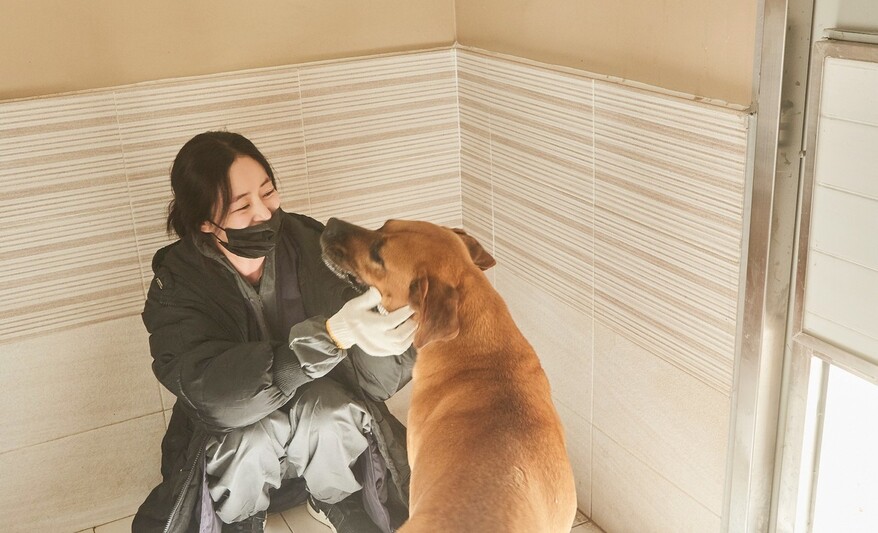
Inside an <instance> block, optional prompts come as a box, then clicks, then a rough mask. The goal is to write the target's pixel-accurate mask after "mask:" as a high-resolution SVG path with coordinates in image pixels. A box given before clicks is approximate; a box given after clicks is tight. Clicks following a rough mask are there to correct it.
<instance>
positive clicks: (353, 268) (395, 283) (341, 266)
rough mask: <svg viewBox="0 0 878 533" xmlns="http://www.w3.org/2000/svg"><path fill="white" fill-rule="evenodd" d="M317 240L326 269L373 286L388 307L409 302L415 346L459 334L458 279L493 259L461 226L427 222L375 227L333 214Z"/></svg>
mask: <svg viewBox="0 0 878 533" xmlns="http://www.w3.org/2000/svg"><path fill="white" fill-rule="evenodd" d="M320 245H321V247H322V248H323V261H324V262H325V263H326V264H327V266H329V268H330V269H332V270H333V271H334V272H335V273H336V274H338V275H339V276H340V277H342V278H344V279H346V280H347V281H348V282H350V283H351V284H353V285H358V286H360V287H361V288H362V287H365V286H366V285H369V286H373V287H375V288H377V289H378V290H379V291H380V292H381V295H382V300H381V303H382V305H383V306H384V307H385V309H387V310H388V311H393V310H395V309H398V308H400V307H402V306H404V305H406V304H408V305H411V307H412V309H414V311H415V313H416V314H415V320H416V321H417V322H418V331H417V333H416V334H415V341H414V343H415V347H416V348H423V347H424V346H426V345H427V344H429V343H431V342H434V341H441V340H450V339H453V338H454V337H456V336H457V333H458V331H459V330H460V327H459V323H458V318H457V304H458V291H457V287H458V286H459V284H460V280H461V279H462V277H463V275H464V274H465V273H467V272H471V271H472V270H473V269H475V268H479V269H481V270H487V269H488V268H490V267H492V266H494V264H495V263H496V262H495V261H494V258H493V257H491V256H490V255H489V254H488V253H487V252H486V251H485V250H484V249H483V248H482V246H481V245H480V244H479V243H478V241H476V239H474V238H473V237H471V236H470V235H467V233H466V232H464V231H463V230H461V229H450V228H445V227H442V226H437V225H435V224H431V223H429V222H417V221H407V220H388V221H387V222H386V223H385V224H384V225H383V226H381V228H379V229H377V230H374V231H373V230H368V229H366V228H361V227H359V226H355V225H353V224H350V223H348V222H345V221H343V220H338V219H335V218H332V219H329V222H327V223H326V228H325V229H324V231H323V235H321V237H320Z"/></svg>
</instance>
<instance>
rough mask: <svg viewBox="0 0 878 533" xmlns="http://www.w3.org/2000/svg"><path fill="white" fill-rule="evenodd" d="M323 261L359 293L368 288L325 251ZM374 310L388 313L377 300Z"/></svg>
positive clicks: (384, 313) (383, 313)
mask: <svg viewBox="0 0 878 533" xmlns="http://www.w3.org/2000/svg"><path fill="white" fill-rule="evenodd" d="M322 257H323V263H324V264H326V266H327V267H328V268H329V270H331V271H332V273H333V274H335V275H336V276H338V277H339V278H341V279H343V280H345V281H346V282H347V283H348V285H350V286H351V287H353V288H354V290H356V291H357V292H359V293H360V294H362V293H364V292H366V291H368V290H369V285H367V284H366V283H365V282H364V281H363V280H362V279H360V277H359V276H357V275H356V274H354V273H353V272H350V271H348V270H347V269H345V268H342V267H341V265H339V264H338V263H336V262H335V261H333V260H332V258H331V257H329V256H328V255H326V254H325V253H324V254H323V255H322ZM375 310H376V311H377V312H378V313H381V314H382V315H386V314H388V311H387V309H385V308H384V306H383V305H382V304H381V303H380V302H379V303H378V305H377V306H375Z"/></svg>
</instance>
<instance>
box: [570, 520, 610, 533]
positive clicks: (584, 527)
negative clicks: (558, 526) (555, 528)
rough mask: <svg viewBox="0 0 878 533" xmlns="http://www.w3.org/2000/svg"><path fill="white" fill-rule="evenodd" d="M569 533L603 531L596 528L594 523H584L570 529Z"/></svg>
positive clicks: (600, 532)
mask: <svg viewBox="0 0 878 533" xmlns="http://www.w3.org/2000/svg"><path fill="white" fill-rule="evenodd" d="M570 533H604V530H603V529H601V528H599V527H598V526H596V525H595V523H594V522H586V523H584V524H580V525H578V526H576V527H574V528H573V529H571V530H570Z"/></svg>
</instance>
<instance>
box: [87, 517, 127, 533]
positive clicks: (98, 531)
mask: <svg viewBox="0 0 878 533" xmlns="http://www.w3.org/2000/svg"><path fill="white" fill-rule="evenodd" d="M133 521H134V516H133V515H132V516H129V517H127V518H123V519H122V520H116V521H115V522H110V523H109V524H104V525H102V526H97V527H96V528H95V529H94V532H95V533H130V531H131V522H133Z"/></svg>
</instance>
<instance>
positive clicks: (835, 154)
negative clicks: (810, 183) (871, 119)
mask: <svg viewBox="0 0 878 533" xmlns="http://www.w3.org/2000/svg"><path fill="white" fill-rule="evenodd" d="M817 144H818V147H817V149H816V150H817V155H816V158H815V159H814V165H815V166H814V178H815V180H816V182H817V184H819V185H822V186H826V187H832V188H835V189H839V190H842V191H847V192H851V193H855V194H860V195H862V196H866V197H868V198H874V199H878V178H876V177H875V172H876V171H878V150H875V146H876V145H878V126H875V125H872V124H858V123H856V122H849V121H846V120H838V119H834V118H831V117H825V116H822V117H820V123H819V126H818V133H817Z"/></svg>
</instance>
